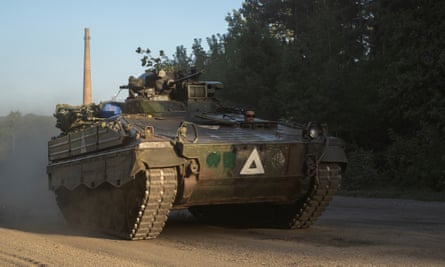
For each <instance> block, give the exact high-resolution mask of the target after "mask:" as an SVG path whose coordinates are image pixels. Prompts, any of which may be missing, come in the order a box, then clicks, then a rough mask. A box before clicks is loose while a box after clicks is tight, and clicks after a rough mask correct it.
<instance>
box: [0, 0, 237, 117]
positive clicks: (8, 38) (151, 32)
mask: <svg viewBox="0 0 445 267" xmlns="http://www.w3.org/2000/svg"><path fill="white" fill-rule="evenodd" d="M242 2H243V1H242V0H162V1H154V0H145V1H143V0H125V1H117V0H108V1H106V0H103V1H100V0H90V1H85V0H75V1H69V0H65V1H62V0H1V1H0V29H1V30H0V35H1V37H0V90H1V91H0V92H1V96H0V116H4V115H7V114H9V112H10V111H17V110H18V111H20V112H22V113H23V114H26V113H35V114H39V115H51V114H52V113H53V112H54V110H55V105H56V104H57V103H66V104H71V105H79V104H81V102H82V85H83V46H84V40H83V37H84V28H89V29H90V36H91V40H90V46H91V70H92V89H93V101H94V102H96V103H98V102H100V101H106V100H110V99H111V97H112V96H114V95H115V94H116V93H117V92H118V88H119V85H123V84H126V83H127V81H128V77H129V76H130V75H135V76H137V75H139V74H140V73H142V72H143V71H144V68H143V67H141V66H140V61H139V60H140V58H141V56H140V55H138V54H136V52H135V50H136V48H137V47H138V46H141V47H142V48H150V49H151V51H152V55H153V56H157V55H158V53H159V50H161V49H163V50H164V51H165V52H166V55H167V56H168V57H169V58H172V56H173V54H174V52H175V49H176V46H179V45H184V47H186V48H187V52H188V53H190V52H191V46H192V44H193V39H194V38H201V39H202V44H203V45H206V38H207V37H210V36H211V35H212V34H217V33H221V34H223V33H226V32H227V23H226V21H225V17H226V16H227V14H228V13H231V12H232V11H233V10H237V9H239V8H240V7H241V5H242ZM122 94H123V95H122ZM125 94H126V92H122V93H121V96H122V97H125Z"/></svg>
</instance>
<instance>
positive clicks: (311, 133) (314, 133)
mask: <svg viewBox="0 0 445 267" xmlns="http://www.w3.org/2000/svg"><path fill="white" fill-rule="evenodd" d="M319 135H320V129H318V128H315V127H312V128H310V129H309V136H310V137H311V138H312V139H315V138H317V137H318V136H319Z"/></svg>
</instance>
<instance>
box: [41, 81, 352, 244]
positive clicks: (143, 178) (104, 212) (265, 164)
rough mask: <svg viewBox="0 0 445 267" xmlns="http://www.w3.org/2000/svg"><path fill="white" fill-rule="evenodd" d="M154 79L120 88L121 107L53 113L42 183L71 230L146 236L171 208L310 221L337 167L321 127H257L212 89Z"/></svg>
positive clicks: (253, 222) (335, 182)
mask: <svg viewBox="0 0 445 267" xmlns="http://www.w3.org/2000/svg"><path fill="white" fill-rule="evenodd" d="M159 74H160V73H149V74H148V75H147V74H145V75H144V76H141V77H139V78H138V79H135V78H134V77H132V78H130V79H129V84H128V86H124V87H123V88H127V89H128V90H129V96H128V98H127V99H126V101H125V102H106V103H101V104H99V105H95V104H90V105H86V106H69V105H58V106H57V108H56V113H55V117H56V118H57V127H59V128H60V129H61V130H62V133H61V134H60V135H59V136H57V137H54V138H53V139H52V140H50V141H49V143H48V149H49V153H48V155H49V164H48V167H47V172H48V177H49V188H50V189H51V190H53V191H54V192H55V193H56V195H57V202H58V205H59V207H60V209H61V211H62V213H63V215H64V216H65V218H66V219H67V220H68V221H69V222H70V223H72V224H74V225H79V224H82V225H83V224H85V225H88V226H90V227H93V228H95V229H98V230H100V231H106V232H108V233H111V234H114V235H118V236H121V237H123V238H126V239H131V240H134V239H151V238H155V237H157V236H158V235H159V234H160V232H161V231H162V229H163V226H164V224H165V221H166V220H167V215H168V213H169V211H170V210H171V209H184V208H188V209H189V210H190V211H191V212H192V213H193V214H194V215H196V216H197V217H199V218H202V219H207V220H210V221H213V222H221V221H224V222H233V223H235V224H240V225H249V226H261V227H282V228H292V229H293V228H306V227H308V226H310V225H311V224H312V223H313V222H314V221H315V220H316V218H317V217H319V216H320V215H321V213H322V211H323V210H324V208H325V207H326V206H327V205H328V203H329V201H330V200H331V199H332V197H333V195H334V194H335V193H336V191H337V189H338V188H339V186H340V180H341V177H342V174H343V172H344V170H345V168H346V164H347V159H346V157H345V153H344V143H343V141H342V140H341V139H339V138H337V137H332V136H329V135H328V133H327V126H326V125H325V124H320V123H314V122H312V123H306V124H302V125H299V124H295V125H285V124H282V123H278V122H275V121H270V120H263V119H259V118H256V117H255V116H254V111H253V110H252V109H248V110H243V109H227V108H223V107H221V106H219V102H218V101H217V100H216V98H215V92H216V91H217V90H220V89H222V88H223V85H222V83H220V82H210V81H198V80H197V79H196V78H197V76H198V74H196V75H195V74H193V75H190V76H185V78H184V77H176V79H174V78H172V77H173V76H172V75H171V74H165V73H161V74H162V75H159ZM160 76H163V77H160ZM147 77H148V78H147ZM165 77H167V78H165ZM150 79H151V80H150ZM153 80H154V81H155V83H153V82H152V81H153ZM160 80H161V81H162V84H161V85H160V86H159V83H158V85H156V81H160ZM105 107H108V110H105V111H104V108H105ZM110 107H111V111H110Z"/></svg>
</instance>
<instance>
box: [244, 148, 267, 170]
mask: <svg viewBox="0 0 445 267" xmlns="http://www.w3.org/2000/svg"><path fill="white" fill-rule="evenodd" d="M240 174H241V175H249V174H264V168H263V163H262V162H261V159H260V154H258V151H257V150H256V148H254V149H253V151H252V153H250V156H249V158H248V159H247V161H246V163H244V166H243V168H242V169H241V172H240Z"/></svg>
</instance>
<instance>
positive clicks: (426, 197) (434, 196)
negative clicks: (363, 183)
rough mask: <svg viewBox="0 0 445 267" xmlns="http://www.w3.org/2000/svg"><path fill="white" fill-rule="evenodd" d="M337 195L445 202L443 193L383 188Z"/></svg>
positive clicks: (348, 191)
mask: <svg viewBox="0 0 445 267" xmlns="http://www.w3.org/2000/svg"><path fill="white" fill-rule="evenodd" d="M338 195H341V196H350V197H365V198H398V199H412V200H420V201H445V192H433V191H429V190H414V189H409V190H407V189H403V190H400V189H398V188H384V189H374V190H340V191H339V192H338Z"/></svg>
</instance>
